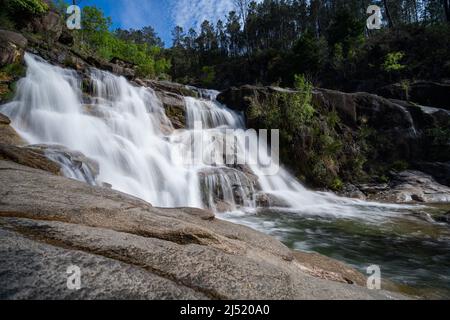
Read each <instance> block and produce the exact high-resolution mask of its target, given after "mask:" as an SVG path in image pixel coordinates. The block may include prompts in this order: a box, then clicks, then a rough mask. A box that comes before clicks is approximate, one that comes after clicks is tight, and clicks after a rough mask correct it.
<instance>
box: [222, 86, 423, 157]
mask: <svg viewBox="0 0 450 320" xmlns="http://www.w3.org/2000/svg"><path fill="white" fill-rule="evenodd" d="M295 92H296V91H294V90H291V89H282V88H277V87H257V86H249V85H247V86H242V87H240V88H230V89H228V90H225V91H224V92H222V93H221V94H220V95H219V96H218V100H219V101H220V102H222V103H224V104H226V105H227V106H228V107H230V108H231V109H234V110H236V111H240V112H244V113H245V114H246V115H248V111H249V107H250V104H251V101H252V99H255V98H256V99H258V101H259V102H260V103H261V105H264V102H265V101H266V100H267V99H268V98H269V97H270V96H271V95H273V94H279V93H283V94H294V93H295ZM313 105H314V107H315V108H316V109H317V110H318V112H321V111H325V112H328V111H332V110H335V111H336V112H337V113H338V115H339V117H340V119H341V120H342V126H341V127H343V126H345V128H344V129H345V131H347V132H348V133H349V134H350V135H357V134H358V132H359V129H360V128H361V126H367V127H370V128H373V129H374V130H375V131H376V132H377V133H378V134H379V135H380V136H383V137H386V139H389V142H390V143H389V144H385V147H386V148H388V149H387V150H385V152H384V153H385V154H386V155H388V156H389V159H384V160H385V161H390V160H392V161H395V160H398V159H412V158H415V156H416V155H417V154H418V153H420V151H421V150H420V145H419V140H420V138H421V137H420V135H419V134H418V132H417V130H416V129H415V126H414V120H413V118H412V116H411V114H410V113H409V111H408V110H407V109H406V108H405V107H403V106H401V105H399V104H396V103H394V102H392V101H389V100H388V99H385V98H382V97H379V96H376V95H373V94H369V93H343V92H339V91H333V90H327V89H319V88H317V89H314V90H313ZM247 126H248V127H250V128H253V129H261V128H260V127H259V123H258V120H257V119H256V120H255V119H253V120H249V117H247ZM262 129H267V128H262ZM276 129H279V128H276ZM344 129H343V130H344ZM301 149H302V146H296V147H294V148H293V149H292V150H290V152H291V153H292V154H294V153H295V152H296V150H297V151H298V150H301ZM298 158H301V157H300V156H299V157H298Z"/></svg>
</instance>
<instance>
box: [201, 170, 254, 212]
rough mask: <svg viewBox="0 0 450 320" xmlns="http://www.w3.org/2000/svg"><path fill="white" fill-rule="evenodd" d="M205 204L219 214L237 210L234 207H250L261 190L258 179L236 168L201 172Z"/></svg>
mask: <svg viewBox="0 0 450 320" xmlns="http://www.w3.org/2000/svg"><path fill="white" fill-rule="evenodd" d="M199 178H200V185H201V189H202V195H203V203H206V204H208V205H209V207H210V208H215V209H216V210H218V211H219V212H226V211H230V209H231V210H233V209H235V208H233V206H234V205H238V206H244V205H246V204H247V205H248V203H247V202H248V201H250V202H251V201H252V200H253V199H254V197H255V190H258V189H259V183H258V177H257V176H255V175H254V174H253V173H251V172H249V171H245V170H238V169H235V168H228V167H226V168H222V167H211V168H207V169H204V170H202V171H200V172H199Z"/></svg>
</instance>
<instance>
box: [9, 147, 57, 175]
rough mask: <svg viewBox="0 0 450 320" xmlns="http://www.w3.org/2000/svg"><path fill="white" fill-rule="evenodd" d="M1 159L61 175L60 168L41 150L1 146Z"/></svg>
mask: <svg viewBox="0 0 450 320" xmlns="http://www.w3.org/2000/svg"><path fill="white" fill-rule="evenodd" d="M0 159H2V160H8V161H12V162H15V163H18V164H21V165H25V166H28V167H30V168H35V169H41V170H44V171H48V172H50V173H53V174H56V175H59V174H60V172H61V168H60V166H59V165H58V164H57V163H56V162H54V161H52V160H50V159H48V158H47V157H46V156H45V155H43V154H42V153H41V152H39V150H35V149H32V148H28V147H16V146H11V145H4V144H0Z"/></svg>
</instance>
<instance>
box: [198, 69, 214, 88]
mask: <svg viewBox="0 0 450 320" xmlns="http://www.w3.org/2000/svg"><path fill="white" fill-rule="evenodd" d="M215 78H216V71H215V70H214V67H211V66H204V67H203V68H202V76H201V78H200V80H201V82H202V85H203V86H204V87H210V86H211V85H212V83H213V82H214V79H215Z"/></svg>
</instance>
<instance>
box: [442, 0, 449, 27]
mask: <svg viewBox="0 0 450 320" xmlns="http://www.w3.org/2000/svg"><path fill="white" fill-rule="evenodd" d="M442 2H443V3H444V11H445V17H446V20H447V22H448V23H450V0H442Z"/></svg>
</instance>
